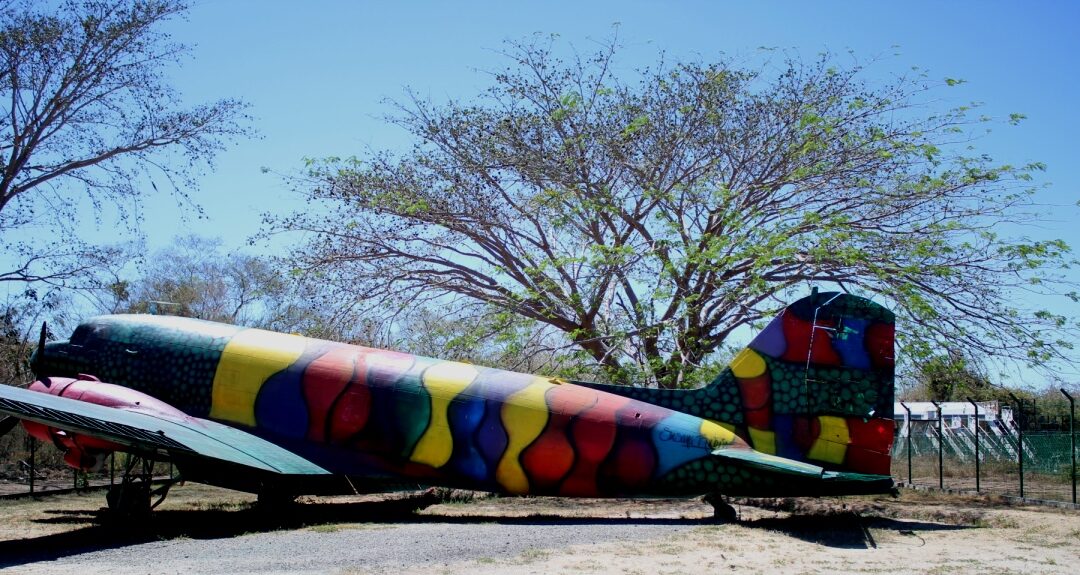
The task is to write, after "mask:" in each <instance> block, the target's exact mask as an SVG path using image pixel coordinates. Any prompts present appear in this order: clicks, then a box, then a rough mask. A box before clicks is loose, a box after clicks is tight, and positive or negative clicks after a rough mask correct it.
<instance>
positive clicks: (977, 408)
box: [968, 397, 982, 493]
mask: <svg viewBox="0 0 1080 575" xmlns="http://www.w3.org/2000/svg"><path fill="white" fill-rule="evenodd" d="M968 403H970V404H971V406H972V407H974V408H975V493H981V492H982V489H981V484H980V483H979V404H978V403H975V400H974V399H971V398H970V397H969V398H968Z"/></svg>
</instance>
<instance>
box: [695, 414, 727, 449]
mask: <svg viewBox="0 0 1080 575" xmlns="http://www.w3.org/2000/svg"><path fill="white" fill-rule="evenodd" d="M734 429H735V426H733V425H731V424H730V423H717V422H715V421H713V420H711V419H703V420H701V430H700V431H701V436H702V437H704V438H705V441H708V442H709V447H710V448H711V449H716V448H717V447H722V446H724V445H730V444H731V443H732V442H733V441H735V432H734Z"/></svg>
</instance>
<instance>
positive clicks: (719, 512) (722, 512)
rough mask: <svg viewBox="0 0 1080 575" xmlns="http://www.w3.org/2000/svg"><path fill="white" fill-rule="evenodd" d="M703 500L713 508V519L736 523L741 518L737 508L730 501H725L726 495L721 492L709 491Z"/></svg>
mask: <svg viewBox="0 0 1080 575" xmlns="http://www.w3.org/2000/svg"><path fill="white" fill-rule="evenodd" d="M702 500H703V501H704V502H705V503H708V504H709V505H712V508H713V521H718V522H723V523H735V522H736V521H738V520H739V512H738V511H736V510H735V508H734V507H732V506H731V505H730V504H728V502H726V501H724V496H723V495H721V494H719V493H709V494H707V495H705V497H702Z"/></svg>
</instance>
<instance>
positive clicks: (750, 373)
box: [731, 348, 765, 379]
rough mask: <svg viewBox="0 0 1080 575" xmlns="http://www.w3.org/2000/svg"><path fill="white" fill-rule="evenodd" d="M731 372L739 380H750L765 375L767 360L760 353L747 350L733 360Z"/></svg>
mask: <svg viewBox="0 0 1080 575" xmlns="http://www.w3.org/2000/svg"><path fill="white" fill-rule="evenodd" d="M731 371H732V372H733V373H734V374H735V377H737V378H739V379H750V378H752V377H757V376H759V375H761V374H763V373H765V360H764V359H762V358H761V356H760V355H758V352H756V351H754V350H752V349H750V348H746V349H744V350H742V351H740V352H739V355H736V356H735V359H733V360H731Z"/></svg>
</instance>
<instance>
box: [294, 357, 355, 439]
mask: <svg viewBox="0 0 1080 575" xmlns="http://www.w3.org/2000/svg"><path fill="white" fill-rule="evenodd" d="M355 363H356V350H354V349H348V348H339V349H332V350H330V351H328V352H327V353H324V354H323V355H321V356H319V357H317V358H315V359H314V360H312V362H311V363H310V364H308V367H307V369H305V370H304V381H303V390H304V401H305V402H307V407H308V416H309V418H310V424H309V426H308V439H311V440H312V441H318V442H323V441H326V418H327V417H328V416H329V412H330V408H331V406H333V403H334V400H336V399H337V398H338V396H339V395H341V392H342V390H344V389H345V386H346V385H348V384H349V380H351V379H352V377H353V370H354V369H355Z"/></svg>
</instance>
